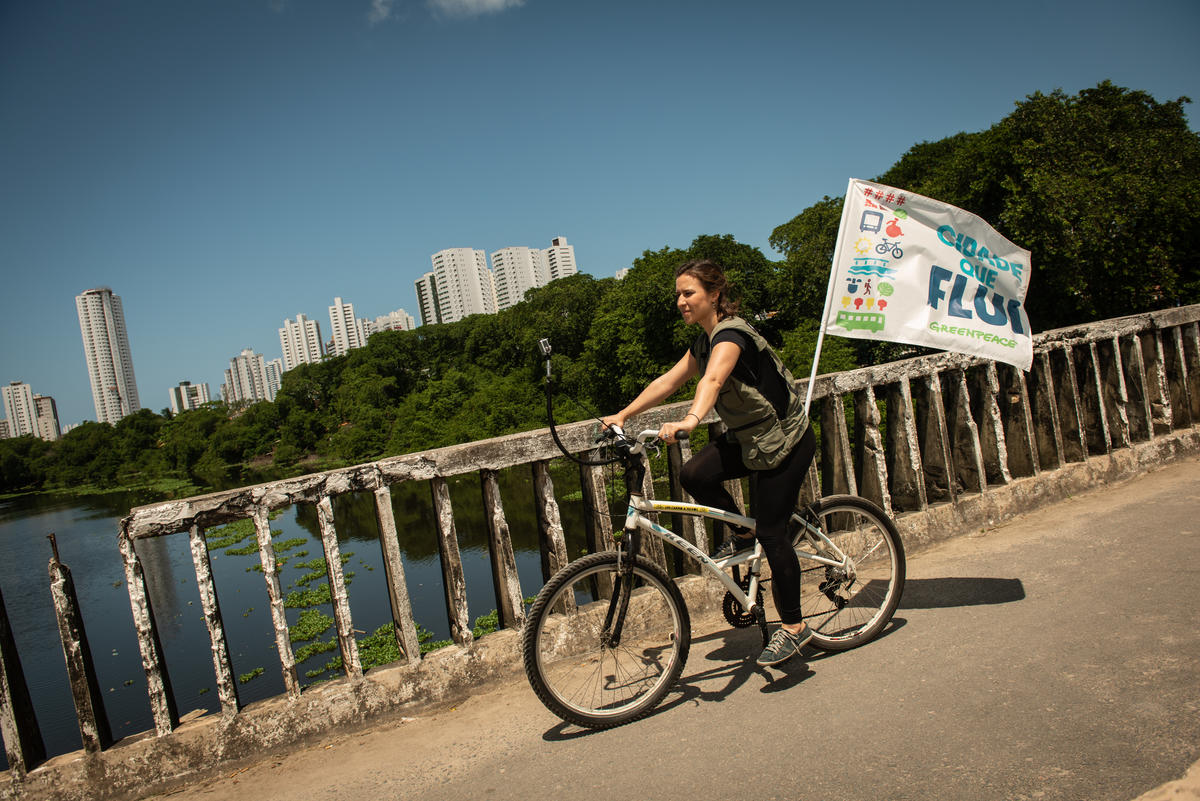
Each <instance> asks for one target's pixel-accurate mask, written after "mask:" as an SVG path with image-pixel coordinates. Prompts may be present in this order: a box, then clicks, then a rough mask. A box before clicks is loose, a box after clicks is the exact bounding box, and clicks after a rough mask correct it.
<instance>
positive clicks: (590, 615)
mask: <svg viewBox="0 0 1200 801" xmlns="http://www.w3.org/2000/svg"><path fill="white" fill-rule="evenodd" d="M542 353H543V355H544V356H545V359H546V399H547V412H548V414H549V416H550V431H551V435H552V436H553V437H554V441H555V443H557V444H558V446H559V448H560V449H561V450H562V451H563V453H564V454H566V455H567V456H568V457H569V458H571V459H572V460H574V461H577V462H582V463H584V464H614V463H615V464H619V465H620V468H621V469H622V472H623V473H624V477H625V484H626V488H627V489H628V490H629V492H628V502H627V511H626V516H625V525H624V526H623V527H622V529H621V530H620V531H617V532H616V533H614V534H613V539H614V541H615V542H616V549H615V550H613V551H605V552H602V553H593V554H589V555H587V556H584V557H582V558H580V559H576V560H575V561H573V562H571V563H569V564H567V565H566V566H564V567H563V568H562V569H560V570H559V571H558V572H557V573H555V574H554V575H553V576H552V577H551V578H550V580H549V581H548V582H547V583H546V586H544V587H543V588H542V590H541V591H540V592H539V593H538V595H537V598H536V599H535V600H534V602H533V606H532V607H531V608H530V611H529V617H528V619H527V621H526V623H525V628H524V630H523V632H522V647H523V656H524V664H525V673H526V675H527V676H528V678H529V683H530V685H531V686H532V687H533V691H534V692H535V693H536V694H537V696H538V698H539V699H541V701H542V703H543V704H545V705H546V707H547V708H548V709H549V710H550V711H552V712H553V713H554V714H556V715H558V716H559V717H560V718H562V719H563V720H565V721H568V722H571V723H575V724H577V725H580V726H585V727H588V728H594V729H603V728H609V727H611V726H618V725H621V724H623V723H629V722H631V721H634V720H637V719H639V718H642V717H644V716H645V715H648V714H649V713H650V712H651V711H652V710H653V709H654V708H655V707H656V706H657V705H658V704H659V702H660V701H662V699H663V697H664V696H666V694H667V693H668V692H669V691H670V689H671V687H672V686H673V685H674V683H675V681H676V680H677V679H678V678H679V675H680V674H681V673H682V671H683V667H684V664H685V663H686V662H687V656H688V650H689V648H690V646H691V618H690V615H689V613H688V608H687V604H686V603H685V601H684V599H683V594H682V593H681V592H680V591H679V587H678V586H676V584H675V581H674V580H673V579H671V578H670V577H669V576H668V575H667V573H666V571H665V570H664V569H663V568H662V567H660V566H659V565H658V564H656V563H654V562H653V561H650V560H649V559H647V557H646V556H644V555H643V554H642V553H641V544H642V537H643V536H645V535H649V536H652V537H657V538H659V539H660V540H662V541H663V542H664V543H668V544H670V545H672V546H674V547H675V548H678V549H680V550H681V551H683V552H684V553H686V554H687V555H688V556H690V557H692V558H693V559H695V560H696V561H697V562H699V563H700V566H701V568H702V571H703V572H705V573H708V574H710V575H712V576H714V577H715V578H717V580H719V581H720V582H721V583H722V584H723V585H724V586H725V589H726V593H725V597H724V601H723V604H722V611H723V613H724V615H725V619H726V620H727V621H728V622H729V623H730V624H731V625H733V626H735V627H738V628H744V627H748V626H751V625H753V624H755V623H757V624H758V626H759V629H760V631H761V633H762V641H763V645H764V646H765V645H766V643H767V640H768V633H767V618H766V612H765V608H764V605H763V579H762V578H761V568H762V564H763V561H764V556H763V549H762V545H761V544H760V543H757V542H756V543H755V545H754V548H753V549H752V550H746V551H742V552H741V553H738V554H735V555H733V556H731V557H728V558H725V559H721V560H719V561H716V560H713V559H712V558H711V557H709V556H708V555H707V554H705V553H703V552H702V551H701V550H700V549H699V548H697V547H696V546H695V545H694V544H693V543H691V542H688V541H687V540H685V539H684V538H683V537H681V536H679V535H678V534H676V533H674V532H672V531H670V530H668V529H666V528H663V527H662V526H660V525H658V524H657V523H655V522H653V520H652V519H651V518H650V517H649V516H648V515H649V514H652V513H655V512H668V513H671V514H677V515H678V514H682V515H692V516H695V517H698V518H709V519H712V520H717V521H721V522H723V523H726V524H733V525H736V526H742V527H744V528H746V529H748V530H750V531H753V530H754V529H755V521H754V520H753V518H749V517H745V516H743V515H740V514H736V513H734V512H730V511H726V510H724V509H716V508H714V507H711V506H702V505H700V504H694V503H681V502H677V501H653V500H647V499H646V498H645V497H643V495H642V494H641V487H642V480H643V478H644V476H645V470H646V468H645V462H644V459H643V454H645V453H646V451H647V448H648V447H651V448H652V447H655V446H656V445H657V444H659V443H658V439H657V431H653V430H647V431H642V432H641V433H639V434H637V435H636V436H629V435H627V434H625V433H624V432H623V431H621V430H620V429H619V428H617V427H611V428H609V429H607V430H605V432H604V433H603V434H602V438H603V442H604V443H605V444H606V445H607V446H608V447H609V448H610V449H611V450H612V452H613V454H614V455H613V456H612V457H610V458H608V459H605V460H601V461H595V460H583V459H579V458H578V457H576V456H574V455H572V454H571V453H569V452H568V451H567V450H566V448H565V447H563V445H562V442H561V441H560V440H559V438H558V434H557V432H556V431H555V428H554V416H553V401H552V395H551V384H552V381H551V375H550V346H549V343H548V342H547V341H546V340H542ZM790 529H791V532H792V537H793V543H794V545H795V548H796V555H797V556H798V557H799V558H800V560H801V605H802V608H803V610H804V612H803V616H804V619H805V621H807V623H808V625H809V626H811V627H812V629H813V638H812V640H811V644H812V645H814V646H816V647H818V648H821V649H824V650H827V651H843V650H847V649H850V648H855V647H857V646H859V645H863V644H865V643H867V642H870V641H871V640H872V639H874V638H875V637H876V636H878V635H879V633H880V632H881V631H883V629H884V627H885V626H886V625H887V624H888V621H890V620H891V619H892V615H893V614H894V613H895V611H896V607H897V605H898V604H899V603H900V595H901V593H902V592H903V590H904V574H905V562H904V546H903V544H902V543H901V541H900V535H899V533H898V532H897V531H896V526H895V524H894V523H893V522H892V520H891V518H889V517H888V515H887V514H886V513H885V512H884V511H883V510H882V509H880V508H879V507H878V506H877V505H876V504H874V503H872V502H870V501H868V500H866V499H865V498H859V497H856V496H853V495H833V496H827V497H825V498H821V499H819V500H817V501H815V502H814V503H812V504H811V505H809V506H807V507H804V508H801V509H798V510H797V511H796V512H795V513H794V514H793V515H792V518H791V523H790ZM743 567H744V568H745V575H744V576H740V577H739V575H738V574H740V573H741V569H742V568H743Z"/></svg>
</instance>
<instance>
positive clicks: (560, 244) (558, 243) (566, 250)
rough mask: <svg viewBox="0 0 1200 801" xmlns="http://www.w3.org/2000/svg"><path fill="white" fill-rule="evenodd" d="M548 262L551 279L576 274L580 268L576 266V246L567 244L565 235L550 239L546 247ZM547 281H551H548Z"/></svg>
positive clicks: (554, 279)
mask: <svg viewBox="0 0 1200 801" xmlns="http://www.w3.org/2000/svg"><path fill="white" fill-rule="evenodd" d="M545 253H546V262H547V264H549V268H550V281H556V280H558V279H559V278H566V277H567V276H568V275H575V273H577V272H579V268H577V267H576V266H575V247H574V246H573V245H568V244H567V238H566V237H565V236H556V237H554V238H553V239H551V240H550V247H548V248H546V251H545ZM546 283H549V281H547V282H546Z"/></svg>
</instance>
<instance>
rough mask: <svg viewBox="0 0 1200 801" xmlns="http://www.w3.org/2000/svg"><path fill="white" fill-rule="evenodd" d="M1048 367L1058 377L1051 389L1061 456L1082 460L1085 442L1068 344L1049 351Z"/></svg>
mask: <svg viewBox="0 0 1200 801" xmlns="http://www.w3.org/2000/svg"><path fill="white" fill-rule="evenodd" d="M1050 370H1051V373H1052V374H1053V375H1054V377H1055V378H1056V379H1057V380H1056V381H1055V383H1054V389H1055V405H1056V406H1057V409H1058V423H1059V426H1060V427H1061V430H1062V444H1063V450H1062V451H1061V453H1062V459H1063V461H1065V462H1082V461H1083V460H1084V459H1086V458H1087V445H1086V443H1085V441H1084V425H1083V419H1084V417H1083V412H1082V411H1081V410H1080V407H1079V383H1078V381H1076V379H1075V359H1074V358H1073V355H1072V348H1071V346H1070V345H1061V346H1059V347H1056V348H1052V349H1051V350H1050Z"/></svg>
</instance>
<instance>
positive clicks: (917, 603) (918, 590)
mask: <svg viewBox="0 0 1200 801" xmlns="http://www.w3.org/2000/svg"><path fill="white" fill-rule="evenodd" d="M1023 600H1025V587H1024V585H1023V584H1021V580H1020V579H1015V578H966V577H963V578H958V577H946V578H927V579H908V580H907V581H905V582H904V594H903V595H902V596H901V597H900V608H901V609H946V608H949V607H953V606H982V605H984V604H1007V603H1012V602H1013V601H1023Z"/></svg>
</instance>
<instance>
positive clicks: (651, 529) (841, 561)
mask: <svg viewBox="0 0 1200 801" xmlns="http://www.w3.org/2000/svg"><path fill="white" fill-rule="evenodd" d="M651 512H670V513H671V514H683V515H689V516H692V517H697V518H701V519H703V518H708V519H710V520H716V521H720V522H722V523H731V524H733V525H735V526H742V527H743V528H746V529H749V530H750V531H754V530H755V526H756V524H755V521H754V519H753V518H750V517H745V516H743V515H739V514H734V513H733V512H728V511H726V510H724V509H718V508H716V507H713V506H703V505H701V504H698V503H681V502H678V501H650V500H646V499H645V498H644V497H642V496H639V495H634V496H632V497H630V499H629V508H628V509H627V510H626V512H625V526H624V530H625V531H626V532H632V531H634V530H636V529H641V530H642V531H646V532H648V533H650V534H652V535H653V536H655V537H658V538H659V539H660V540H662V541H664V542H667V543H670V544H671V545H673V546H674V547H676V548H678V549H679V550H681V551H683V552H684V553H686V554H688V555H689V556H691V557H692V558H693V559H695V560H696V561H698V562H699V563H700V565H701V566H702V567H703V568H704V570H706V571H708V572H709V573H711V574H713V575H714V576H716V577H717V579H718V580H719V581H720V582H721V584H723V585H724V586H725V589H726V590H728V591H729V593H730V595H732V596H733V597H734V599H736V600H737V602H738V603H739V604H741V605H742V609H744V610H746V611H747V612H750V611H752V607H753V606H754V601H753V600H752V599H753V598H755V597H757V595H758V585H759V574H760V572H761V565H762V560H763V547H762V543H761V542H755V543H754V548H753V549H751V550H749V551H745V552H742V553H738V554H734V555H733V556H730V557H727V558H725V559H722V560H720V561H717V560H714V559H713V558H712V557H711V556H709V555H708V554H706V553H704V552H703V551H701V550H700V549H699V548H697V547H696V546H695V544H693V543H691V542H688V541H687V540H685V539H684V538H683V537H681V536H679V535H678V534H676V533H675V532H673V531H671V530H670V529H667V528H663V527H662V526H660V525H658V524H657V523H655V522H654V521H652V520H651V519H650V518H649V517H647V514H649V513H651ZM792 519H793V520H795V521H797V522H799V523H800V524H801V525H803V526H804V531H803V535H802V536H803V537H805V538H806V539H807V540H808V541H809V542H810V543H812V545H813V547H814V548H816V550H817V551H818V552H825V553H830V554H833V555H834V556H835V557H836V558H829V557H827V556H822V555H821V553H816V554H811V553H806V552H802V551H797V552H796V556H798V557H799V558H801V559H807V560H809V561H812V562H817V563H818V564H822V565H826V566H829V567H852V565H851V563H850V558H849V557H848V556H847V555H846V554H845V553H843V552H842V550H841V549H840V548H838V547H837V545H835V544H834V543H833V541H832V540H830V539H829V537H828V536H826V534H825V532H824V531H822V530H821V529H820V528H817V527H816V526H814V525H812V523H810V522H809V521H807V520H805V519H804V518H803V517H802V516H800V515H795V514H794V515H792ZM747 562H749V563H750V568H749V571H750V586H749V587H748V592H747V591H744V590H742V588H741V587H740V586H738V583H737V582H736V581H734V580H733V576H732V575H731V574H730V573H728V572H727V571H726V568H729V567H735V566H737V565H741V564H745V563H747Z"/></svg>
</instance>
